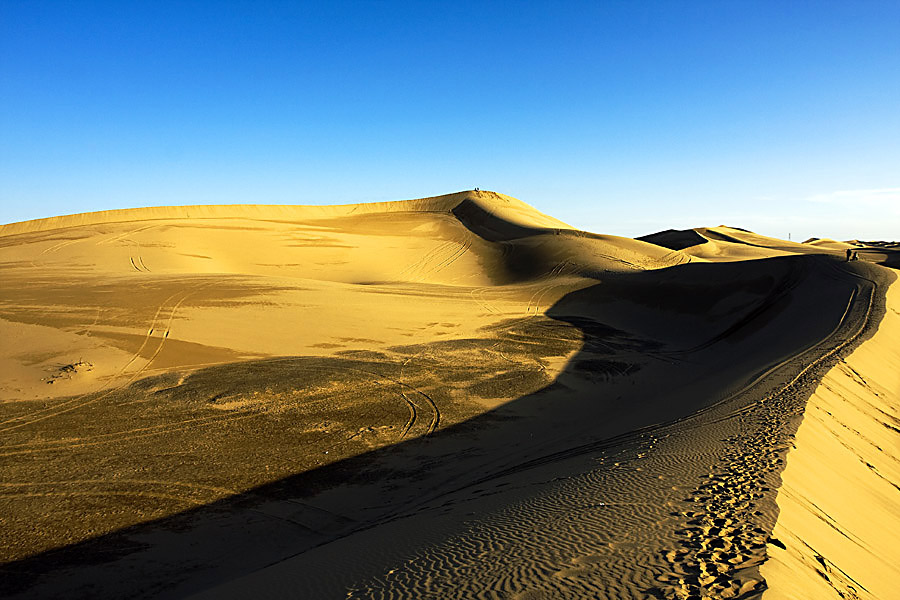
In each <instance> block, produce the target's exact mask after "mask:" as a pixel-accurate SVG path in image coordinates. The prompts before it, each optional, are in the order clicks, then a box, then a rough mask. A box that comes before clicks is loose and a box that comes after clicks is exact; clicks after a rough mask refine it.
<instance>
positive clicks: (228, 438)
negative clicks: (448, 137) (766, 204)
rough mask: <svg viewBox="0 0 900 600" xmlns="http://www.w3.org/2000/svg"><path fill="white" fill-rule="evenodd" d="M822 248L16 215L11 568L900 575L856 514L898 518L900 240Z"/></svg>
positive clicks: (4, 268)
mask: <svg viewBox="0 0 900 600" xmlns="http://www.w3.org/2000/svg"><path fill="white" fill-rule="evenodd" d="M818 242H819V243H816V241H815V240H812V241H810V242H808V243H804V244H798V243H793V242H785V241H783V240H776V239H773V238H767V237H765V236H760V235H757V234H754V233H752V232H747V231H744V230H741V229H737V228H733V227H725V226H720V227H709V228H697V229H693V230H687V231H673V230H669V231H666V232H660V233H659V234H653V235H650V236H645V237H644V238H642V239H639V240H632V239H627V238H620V237H616V236H605V235H598V234H593V233H588V232H583V231H579V230H577V229H574V228H573V227H571V226H569V225H567V224H565V223H562V222H560V221H558V220H556V219H554V218H552V217H550V216H547V215H544V214H542V213H540V212H538V211H537V210H535V209H534V208H532V207H530V206H528V205H527V204H525V203H523V202H521V201H519V200H516V199H514V198H510V197H508V196H504V195H502V194H497V193H494V192H460V193H457V194H450V195H447V196H439V197H434V198H425V199H420V200H409V201H403V202H390V203H374V204H360V205H347V206H321V207H319V206H314V207H304V206H262V205H240V206H194V207H169V208H146V209H132V210H122V211H106V212H101V213H88V214H82V215H72V216H66V217H54V218H51V219H42V220H37V221H29V222H24V223H13V224H9V225H3V226H0V280H2V285H0V369H2V372H3V377H2V378H0V400H2V402H0V431H2V433H3V436H2V441H0V473H2V476H0V516H2V520H0V529H2V532H0V554H2V558H3V561H4V563H5V565H4V577H3V579H2V582H0V593H2V594H3V595H5V596H9V597H66V598H72V597H84V598H97V597H110V598H116V597H130V596H144V597H147V596H151V597H185V596H188V595H199V596H203V597H210V598H223V597H286V598H290V597H298V596H300V597H309V598H331V597H334V598H345V597H360V598H381V597H384V598H393V597H408V598H450V597H481V596H484V597H521V598H525V597H548V598H557V597H559V598H570V597H585V598H596V597H624V598H632V597H633V598H645V597H655V598H690V597H711V598H751V597H758V596H759V595H760V594H761V593H763V592H764V591H765V590H766V589H767V587H768V591H766V597H768V596H769V595H777V594H781V595H782V596H781V597H802V596H796V594H797V593H800V592H798V591H797V590H805V591H810V590H812V591H815V592H816V593H819V591H821V590H825V591H828V592H829V593H831V592H835V590H840V591H841V592H842V593H845V594H847V593H849V592H848V590H849V589H850V588H849V587H847V586H848V585H851V584H852V585H853V586H854V587H853V589H854V590H857V592H858V593H859V594H860V596H859V597H876V598H877V597H887V596H885V595H884V593H885V592H884V591H883V590H886V589H888V588H887V587H885V586H886V584H885V580H886V579H890V578H891V577H893V576H894V573H893V571H891V570H890V568H889V567H885V566H884V565H881V566H871V567H870V566H869V565H871V564H874V563H873V562H872V561H871V560H869V559H868V558H865V556H868V555H866V554H864V553H865V552H868V553H869V554H874V555H878V556H893V555H891V554H889V553H890V551H891V549H890V548H887V547H886V545H885V544H884V540H886V539H887V537H885V536H887V533H883V535H882V537H878V535H880V534H878V532H877V531H874V530H873V529H872V527H871V525H870V524H868V523H869V522H867V521H860V520H859V519H854V517H852V515H850V513H849V512H846V508H847V506H852V505H853V503H855V502H867V503H868V504H867V506H868V505H871V506H873V507H874V508H873V509H872V511H873V514H875V513H876V512H877V511H881V512H880V513H878V514H880V515H881V516H880V517H879V522H882V523H884V524H885V526H884V532H890V531H892V529H890V527H895V525H890V523H893V521H892V520H891V517H892V515H896V514H897V510H896V507H897V504H896V498H894V497H893V496H891V494H890V493H889V491H890V490H891V489H894V488H890V487H886V486H889V485H894V484H895V483H896V482H897V473H895V470H896V469H893V467H892V466H891V465H894V463H895V462H896V456H897V454H896V449H897V430H896V429H891V428H890V427H888V426H887V425H891V424H892V423H893V422H892V421H890V418H893V417H890V418H889V417H886V416H885V415H890V414H894V413H893V412H891V411H895V412H896V399H895V397H896V392H897V389H896V385H895V384H896V380H895V381H894V387H893V388H891V385H892V384H891V382H890V381H888V380H887V379H884V374H885V373H892V372H896V369H893V367H890V366H889V365H891V364H893V363H890V362H888V363H885V364H886V365H888V366H884V367H879V366H877V364H876V363H877V360H876V359H874V358H871V357H873V356H881V355H882V353H883V352H884V353H887V354H885V356H893V355H892V354H890V352H893V350H894V349H893V346H892V344H893V343H894V342H893V337H895V336H893V337H892V335H891V334H890V331H892V329H891V328H892V327H893V326H894V325H892V323H893V319H894V318H895V317H896V315H895V314H894V313H891V310H893V308H892V307H893V304H895V303H893V301H890V302H888V305H887V312H885V303H884V294H885V290H886V289H887V287H888V285H889V284H890V282H891V281H892V280H893V275H892V274H891V271H890V269H886V268H884V267H883V266H876V264H873V263H877V264H881V265H890V264H894V262H892V261H896V252H897V251H896V250H895V249H894V248H893V247H891V246H889V245H884V244H882V245H865V244H861V243H854V244H852V247H853V248H854V249H858V250H859V252H860V258H861V260H859V261H854V262H846V261H845V260H844V257H845V250H846V248H845V246H847V247H850V246H851V244H840V243H837V242H832V241H830V240H829V241H822V240H820V241H818ZM890 297H892V296H890ZM895 312H896V311H895ZM885 314H886V315H887V316H886V317H884V320H883V321H882V316H883V315H885ZM879 322H883V323H884V325H883V327H884V329H879V330H878V331H877V333H875V332H876V328H877V327H878V323H879ZM869 338H871V339H869ZM866 340H868V341H866ZM860 344H861V345H860ZM854 348H858V349H857V350H856V351H855V352H854V353H853V354H852V355H851V354H850V353H851V352H852V351H854ZM882 349H885V350H883V351H882ZM887 349H889V350H887ZM867 354H868V356H869V357H870V358H869V359H864V358H857V357H865V356H866V355H867ZM845 360H846V362H843V361H845ZM890 360H893V359H890ZM857 363H858V365H857ZM853 365H857V366H853ZM873 365H875V366H873ZM851 367H852V369H851ZM841 369H843V371H841ZM879 369H881V370H879ZM826 373H827V375H826ZM840 373H844V375H841V374H840ZM847 373H850V374H853V373H855V375H854V377H857V379H853V378H852V377H850V375H847ZM848 377H850V379H848ZM823 378H824V379H823ZM858 381H865V382H874V383H869V384H867V385H868V387H866V388H865V389H864V390H862V391H860V389H862V388H860V389H856V388H853V385H861V384H858ZM820 382H821V385H820ZM829 382H837V383H829ZM840 382H844V383H840ZM854 382H856V383H854ZM845 384H846V385H845ZM824 386H830V387H824ZM823 387H824V389H826V390H830V391H822V390H823ZM834 390H837V391H834ZM854 390H855V391H854ZM814 391H815V394H813V392H814ZM876 392H877V393H876ZM829 394H830V395H829ZM854 394H857V395H861V396H860V397H864V399H865V400H866V402H868V404H866V405H865V406H867V407H869V408H866V409H865V410H862V411H861V412H860V410H861V409H858V408H846V407H845V408H846V410H844V409H841V410H837V409H833V408H829V407H832V406H833V405H836V404H840V403H841V402H843V403H845V404H846V403H847V402H848V401H849V402H851V403H852V405H853V407H856V406H857V405H858V404H859V403H858V402H856V400H857V399H858V398H857V396H854ZM866 394H869V395H866ZM892 394H893V396H892ZM810 396H812V404H811V406H812V407H813V408H810V409H809V411H812V412H811V413H810V414H816V415H821V414H826V415H828V414H829V413H830V415H829V417H828V419H831V421H827V420H826V419H825V418H824V417H822V418H821V419H820V420H821V421H822V422H826V423H830V424H827V426H826V430H827V432H829V435H832V437H831V438H828V436H827V435H826V434H825V433H822V431H819V430H817V429H816V428H815V427H820V426H816V425H814V424H813V425H808V424H807V421H803V425H802V427H801V429H800V434H799V437H798V438H797V440H796V441H795V442H794V441H792V440H794V434H795V433H796V431H797V427H798V426H800V423H801V421H802V420H803V419H804V418H805V417H804V415H805V414H806V413H807V408H806V407H807V399H808V398H810ZM892 398H894V399H893V400H892ZM823 402H824V403H825V404H822V403H823ZM879 402H880V403H882V404H878V403H879ZM891 402H893V403H894V404H890V403H891ZM885 403H886V404H885ZM842 406H843V405H842ZM848 406H849V405H848ZM892 407H893V408H892ZM854 411H856V412H854ZM835 415H837V416H835ZM895 416H896V415H895ZM817 418H818V417H817ZM867 419H868V420H867ZM810 423H814V422H813V421H810ZM842 427H849V428H851V429H853V430H854V431H856V432H858V434H855V435H857V437H853V438H852V439H851V438H846V437H841V436H843V435H845V434H846V432H843V430H842V429H841V428H842ZM804 428H806V429H804ZM808 429H809V430H810V433H805V432H806V431H807V430H808ZM820 429H821V427H820ZM826 439H828V440H831V441H828V442H827V443H826V442H825V441H823V440H826ZM848 439H849V440H850V441H848ZM835 440H837V441H835ZM792 443H794V444H796V446H797V448H798V450H797V451H796V452H797V453H798V456H801V458H798V459H797V460H796V462H797V464H798V465H800V466H798V467H794V466H791V465H792V464H793V463H792V462H791V461H792V460H793V459H792V458H788V464H789V467H788V471H787V472H786V474H785V481H786V485H785V487H784V488H782V489H784V490H785V492H784V495H780V492H779V489H780V488H779V486H780V485H781V473H782V470H783V468H784V464H785V457H786V456H789V457H792V456H793V454H792V453H793V452H794V451H791V453H789V449H790V448H791V447H792ZM823 444H824V445H823ZM828 444H831V445H834V444H837V446H835V448H837V447H838V446H840V447H841V448H847V447H848V446H849V447H852V448H855V450H854V451H853V452H854V453H852V456H850V455H848V457H847V458H846V460H845V461H844V462H845V463H846V465H847V467H846V468H844V467H840V468H838V469H837V470H836V474H835V475H834V476H833V477H832V478H831V479H822V480H816V481H815V482H811V481H810V480H809V476H808V472H809V471H810V470H811V469H815V470H818V469H819V467H818V466H816V465H817V464H818V463H816V462H815V461H816V460H821V457H820V455H822V454H823V453H824V454H825V455H827V456H831V454H832V452H831V450H829V449H828V448H831V446H830V445H828ZM867 444H868V445H867ZM873 444H874V446H873ZM892 444H893V445H892ZM876 446H877V447H878V448H880V450H877V451H873V450H872V448H873V447H876ZM810 457H811V458H810ZM817 457H819V458H817ZM803 461H811V462H803ZM854 461H856V462H854ZM892 461H893V462H892ZM863 463H866V465H868V466H865V465H864V466H863V468H864V470H863V471H860V470H859V469H860V465H862V464H863ZM841 464H844V463H841ZM804 465H812V466H808V467H804ZM851 465H852V466H853V468H851ZM894 466H895V465H894ZM854 469H855V470H854ZM792 473H796V474H792ZM841 477H844V478H851V479H852V482H853V485H852V486H851V485H845V486H844V487H846V488H847V490H849V491H847V492H846V493H845V494H843V495H842V496H840V497H841V498H844V499H846V502H845V504H842V505H840V506H835V507H834V508H833V511H834V514H832V513H831V512H829V513H827V514H829V515H831V517H833V518H834V519H835V520H836V523H837V525H836V527H835V528H836V529H840V530H841V531H843V532H844V533H846V534H847V535H849V536H850V537H852V538H853V539H855V540H857V541H860V540H862V542H861V547H863V550H860V548H859V547H857V546H860V544H857V546H852V547H851V546H848V545H846V544H844V545H841V543H839V542H838V541H835V539H837V538H835V539H832V538H829V537H828V535H831V531H833V530H834V529H835V528H832V529H831V530H823V529H822V527H821V526H820V523H821V520H816V517H810V516H809V514H810V513H809V507H810V506H818V507H822V506H826V504H823V503H820V502H819V498H820V496H822V495H823V494H825V493H826V488H828V487H829V486H830V485H831V484H830V483H829V484H826V483H824V482H825V481H828V482H831V481H835V482H837V481H844V480H842V479H840V478H841ZM814 483H815V485H814ZM834 485H837V484H836V483H835V484H834ZM892 498H893V499H892ZM792 502H793V504H792ZM779 508H780V509H781V511H782V512H781V515H780V516H779ZM816 510H819V509H816ZM828 510H832V509H828ZM804 511H806V512H804ZM842 511H843V512H842ZM814 512H815V511H814ZM815 514H816V515H818V516H821V515H820V514H819V513H815ZM838 514H839V515H846V516H841V517H840V518H838V517H835V515H838ZM842 527H845V529H841V528H842ZM823 531H824V532H825V533H823ZM826 534H828V535H826ZM817 536H819V537H817ZM821 536H824V537H821ZM832 537H833V536H832ZM811 540H815V543H813V542H812V541H811ZM804 543H805V544H807V545H804ZM783 548H786V549H783ZM779 553H782V554H779ZM817 556H819V557H823V558H824V560H825V561H826V562H825V563H822V562H821V561H820V560H819V559H818V558H816V557H817ZM767 561H768V562H767ZM892 562H893V561H890V560H888V561H886V563H885V564H888V565H890V564H892ZM823 564H826V565H829V566H827V567H822V565H823ZM879 564H880V563H879ZM798 565H799V566H798ZM816 565H819V567H818V568H819V569H820V570H823V571H825V574H826V575H827V576H828V582H827V586H826V587H823V585H822V582H824V581H825V578H824V577H823V576H821V575H819V574H816V568H817V567H816ZM804 569H805V571H803V570H804ZM829 569H830V570H829ZM789 570H796V571H802V572H805V573H810V576H809V578H808V579H809V580H810V582H811V583H809V584H808V585H807V584H806V583H803V584H799V583H797V582H796V581H794V582H791V581H789V580H788V579H789V578H786V577H785V576H784V574H785V573H787V572H788V571H789ZM769 573H771V575H770V574H769ZM834 573H841V574H842V575H841V577H845V576H846V579H841V578H840V577H837V576H835V575H834ZM136 574H138V575H136ZM848 581H849V582H851V583H850V584H848V583H847V582H848ZM854 582H855V583H854ZM797 586H800V587H797ZM804 586H806V587H804ZM841 586H844V587H841ZM879 586H882V587H879ZM863 588H864V592H859V590H861V589H863ZM857 592H854V593H857ZM810 593H811V592H810ZM864 593H868V594H870V596H864ZM792 594H794V595H793V596H792ZM843 597H852V596H847V595H845V596H843Z"/></svg>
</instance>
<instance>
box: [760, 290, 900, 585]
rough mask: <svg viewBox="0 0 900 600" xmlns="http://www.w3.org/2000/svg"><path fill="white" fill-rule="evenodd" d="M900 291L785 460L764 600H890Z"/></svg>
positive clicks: (899, 402) (818, 396) (894, 574)
mask: <svg viewBox="0 0 900 600" xmlns="http://www.w3.org/2000/svg"><path fill="white" fill-rule="evenodd" d="M898 310H900V290H898V287H897V286H896V285H893V286H891V288H890V290H889V291H888V294H887V310H886V312H885V316H884V318H883V319H882V321H881V323H880V324H879V326H878V331H877V332H876V333H875V334H874V335H873V336H872V338H871V339H870V340H869V341H867V342H866V343H864V344H863V345H861V346H860V347H859V348H858V349H856V350H855V351H854V352H853V353H852V354H851V355H850V356H848V357H847V358H846V359H845V360H842V361H841V362H840V364H838V365H837V366H835V367H834V368H833V369H831V370H830V371H829V372H828V373H827V374H826V376H825V378H824V379H823V380H822V382H821V383H820V384H819V387H818V388H816V391H815V394H813V396H812V397H811V398H810V400H809V403H808V404H807V407H806V412H805V415H804V420H803V423H802V425H801V426H800V429H799V431H798V432H797V437H796V439H795V440H794V445H795V447H794V448H793V449H792V450H791V452H790V453H789V455H788V460H787V468H786V469H785V471H784V472H783V473H782V482H783V483H782V486H781V488H780V490H779V494H778V506H779V509H780V513H779V517H778V522H777V523H776V525H775V530H774V532H773V534H774V535H775V536H777V537H778V539H780V540H781V541H782V542H784V544H785V546H786V548H785V549H784V550H782V551H780V552H779V551H774V552H772V553H771V556H770V559H769V561H768V562H766V564H765V565H764V567H763V569H762V573H763V575H764V576H765V577H766V580H767V582H768V584H769V587H770V589H769V591H768V592H767V593H766V595H765V598H766V599H767V600H768V599H769V598H891V597H893V596H895V595H896V594H897V583H898V582H900V546H898V544H897V540H898V539H900V510H898V501H900V491H898V488H897V483H898V481H900V466H898V460H897V450H898V448H900V438H898V433H900V432H898V426H900V346H898V343H897V341H898V339H900V312H898Z"/></svg>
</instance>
